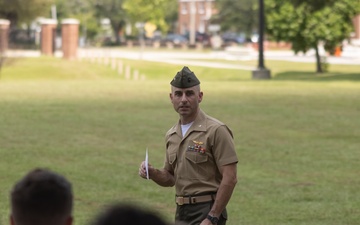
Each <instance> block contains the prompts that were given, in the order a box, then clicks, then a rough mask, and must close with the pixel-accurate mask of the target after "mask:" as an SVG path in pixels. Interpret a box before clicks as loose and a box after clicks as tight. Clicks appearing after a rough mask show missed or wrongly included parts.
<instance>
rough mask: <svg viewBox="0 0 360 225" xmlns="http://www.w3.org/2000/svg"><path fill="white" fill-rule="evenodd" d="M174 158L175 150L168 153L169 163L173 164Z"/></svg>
mask: <svg viewBox="0 0 360 225" xmlns="http://www.w3.org/2000/svg"><path fill="white" fill-rule="evenodd" d="M176 158H177V156H176V152H171V153H169V164H170V165H174V164H175V162H176Z"/></svg>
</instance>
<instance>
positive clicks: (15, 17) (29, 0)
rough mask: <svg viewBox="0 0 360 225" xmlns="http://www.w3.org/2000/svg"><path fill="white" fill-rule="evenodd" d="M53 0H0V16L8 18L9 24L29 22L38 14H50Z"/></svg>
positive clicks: (15, 24) (38, 15)
mask: <svg viewBox="0 0 360 225" xmlns="http://www.w3.org/2000/svg"><path fill="white" fill-rule="evenodd" d="M52 3H53V0H0V17H1V18H5V19H8V20H10V22H11V26H17V25H19V24H21V23H30V22H31V21H33V20H34V19H35V18H37V17H40V16H45V17H48V16H49V15H50V6H51V4H52Z"/></svg>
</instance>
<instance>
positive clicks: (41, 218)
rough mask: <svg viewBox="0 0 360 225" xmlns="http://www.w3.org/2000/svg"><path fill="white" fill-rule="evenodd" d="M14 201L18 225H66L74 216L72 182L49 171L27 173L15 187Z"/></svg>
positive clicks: (38, 170)
mask: <svg viewBox="0 0 360 225" xmlns="http://www.w3.org/2000/svg"><path fill="white" fill-rule="evenodd" d="M10 201H11V215H12V217H13V219H14V221H15V224H17V225H35V224H37V225H45V224H53V225H57V224H64V223H65V221H66V220H67V219H68V218H69V217H71V216H72V208H73V193H72V187H71V183H70V182H69V181H68V180H67V179H66V178H65V177H63V176H62V175H60V174H57V173H55V172H52V171H50V170H48V169H41V168H36V169H34V170H32V171H30V172H29V173H28V174H26V175H25V176H24V177H23V178H22V179H21V180H19V181H18V182H17V183H16V184H15V185H14V187H13V190H12V191H11V200H10Z"/></svg>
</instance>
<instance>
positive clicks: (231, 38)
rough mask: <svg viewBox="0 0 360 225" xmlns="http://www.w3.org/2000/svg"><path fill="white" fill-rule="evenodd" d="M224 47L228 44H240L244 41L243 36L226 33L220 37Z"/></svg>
mask: <svg viewBox="0 0 360 225" xmlns="http://www.w3.org/2000/svg"><path fill="white" fill-rule="evenodd" d="M221 38H222V40H223V42H224V44H225V45H229V44H242V43H244V42H245V41H246V37H245V34H238V33H233V32H226V33H224V34H222V35H221Z"/></svg>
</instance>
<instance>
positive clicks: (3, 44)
mask: <svg viewBox="0 0 360 225" xmlns="http://www.w3.org/2000/svg"><path fill="white" fill-rule="evenodd" d="M9 27H10V21H9V20H4V19H0V55H1V54H3V53H5V52H6V50H7V49H8V45H9Z"/></svg>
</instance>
